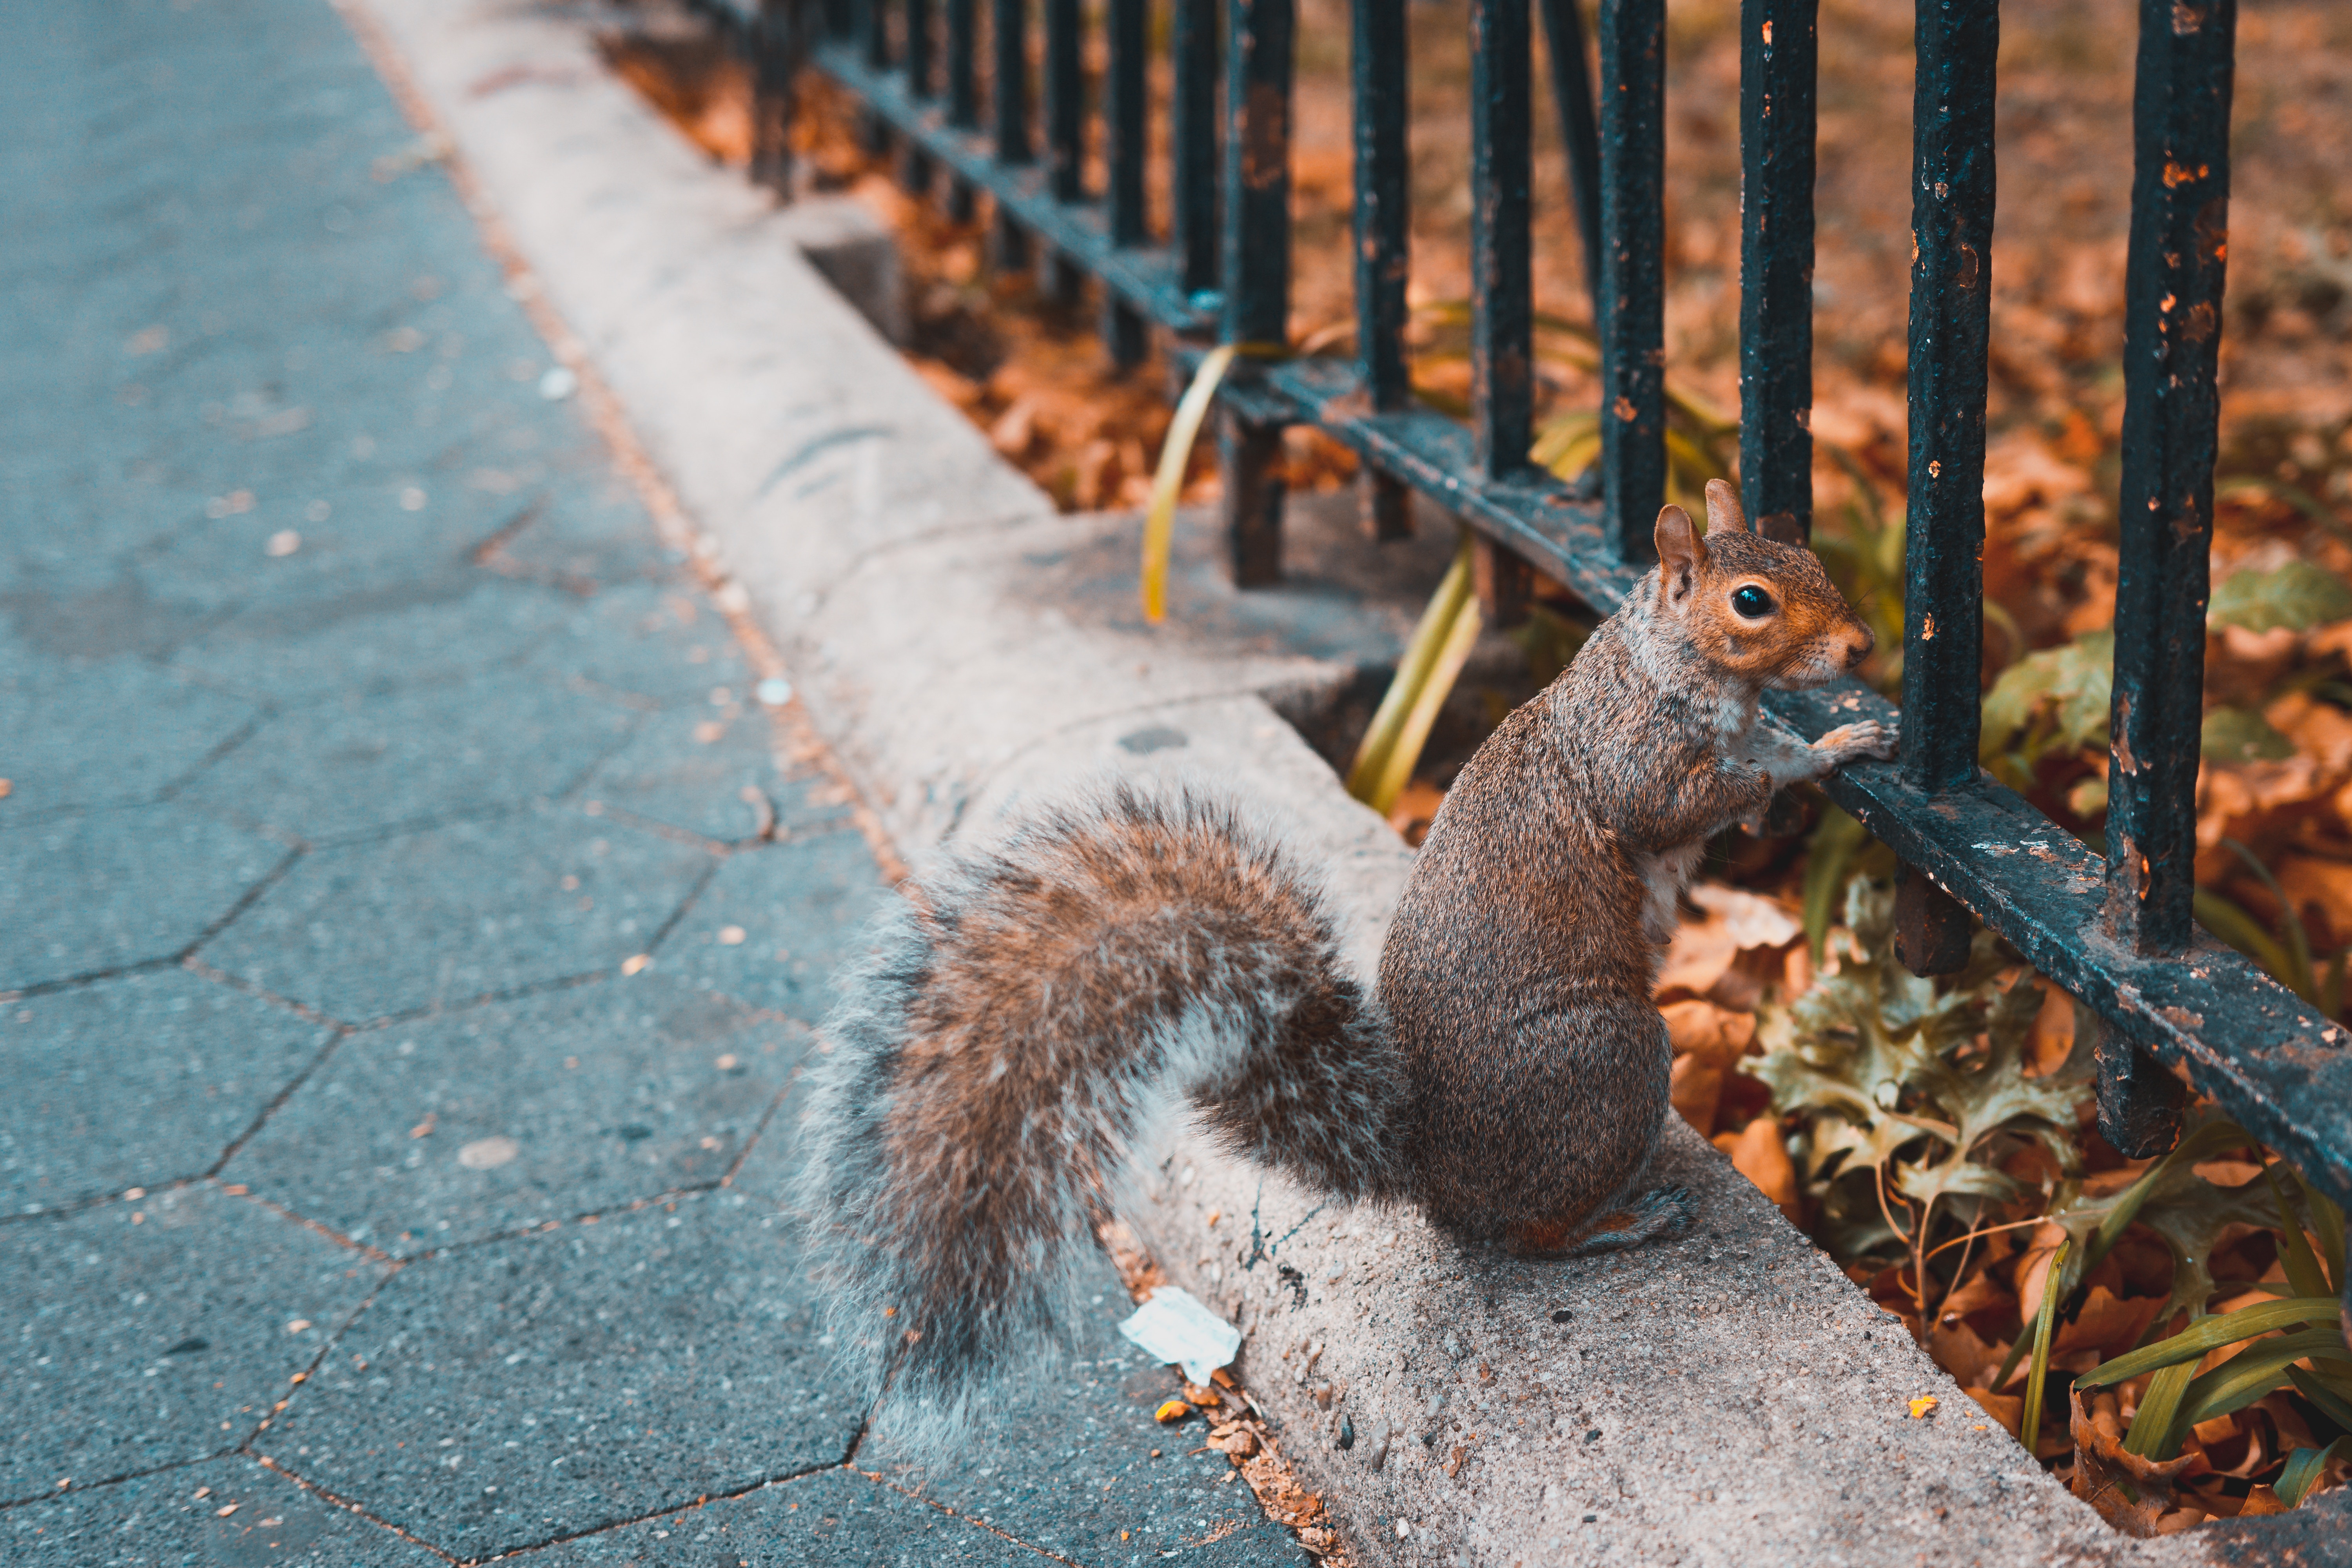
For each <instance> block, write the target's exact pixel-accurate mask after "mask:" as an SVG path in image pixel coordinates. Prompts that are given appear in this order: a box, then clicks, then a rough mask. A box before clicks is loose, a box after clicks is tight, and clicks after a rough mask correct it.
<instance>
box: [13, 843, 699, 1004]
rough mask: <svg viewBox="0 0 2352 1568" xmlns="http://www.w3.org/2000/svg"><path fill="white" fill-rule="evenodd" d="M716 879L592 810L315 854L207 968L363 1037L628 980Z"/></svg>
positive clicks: (690, 850) (210, 948)
mask: <svg viewBox="0 0 2352 1568" xmlns="http://www.w3.org/2000/svg"><path fill="white" fill-rule="evenodd" d="M0 853H5V838H0ZM711 864H712V863H711V856H710V852H709V850H707V849H704V848H701V847H697V846H695V845H691V844H681V843H678V842H677V841H675V840H672V839H667V838H664V837H660V836H659V835H657V834H653V833H648V832H646V831H644V830H643V829H640V828H635V827H629V826H625V825H622V824H617V823H613V822H600V821H597V820H596V819H594V818H593V817H588V816H582V815H581V814H580V813H579V812H578V811H576V810H564V809H554V810H548V811H527V812H522V813H519V814H517V815H515V816H507V817H500V818H497V819H494V820H490V821H478V822H455V823H450V824H448V825H447V826H442V827H436V828H431V829H427V830H425V831H422V832H417V833H411V834H404V835H400V836H398V837H389V838H375V839H370V840H367V841H365V842H363V843H357V844H348V845H341V846H338V847H331V848H327V849H320V850H315V851H313V852H311V853H310V854H308V855H305V856H304V857H303V858H301V860H300V861H299V863H298V864H297V865H296V866H295V867H294V868H293V869H292V870H290V871H289V872H288V874H287V875H286V877H285V878H284V879H282V880H280V881H279V882H278V883H277V884H276V885H274V886H273V887H272V888H271V889H269V891H268V893H267V894H266V895H265V896H263V897H262V898H261V899H259V900H257V901H256V902H255V904H254V906H253V908H251V909H250V910H247V911H246V912H245V914H244V915H243V916H242V917H241V918H240V919H239V920H238V921H236V924H234V925H232V926H230V927H229V928H228V930H227V931H225V932H224V933H222V935H221V936H220V937H218V938H217V939H215V941H213V942H210V943H208V944H206V946H205V950H204V952H203V954H202V957H203V959H204V962H205V963H210V964H214V965H216V966H217V967H219V968H221V969H224V970H226V971H227V972H229V973H232V974H236V975H238V976H240V977H241V978H243V979H246V980H248V981H250V982H251V983H253V984H256V985H259V986H262V987H264V988H265V989H267V990H268V991H270V992H272V993H274V994H278V995H280V996H286V997H290V998H292V999H294V1000H296V1001H298V1002H302V1003H306V1004H308V1005H310V1006H313V1007H316V1008H318V1009H319V1010H320V1011H321V1012H323V1013H325V1014H327V1015H328V1016H331V1017H335V1018H341V1019H343V1020H346V1021H348V1022H352V1023H362V1022H366V1021H369V1020H372V1019H377V1018H384V1017H390V1016H394V1015H399V1014H407V1013H414V1012H422V1011H425V1010H429V1009H433V1008H437V1007H449V1006H457V1005H463V1004H466V1003H470V1002H473V1001H476V1000H478V999H480V998H484V997H488V996H492V995H500V994H511V993H514V992H517V991H520V990H521V989H523V988H525V987H528V986H531V985H539V984H548V983H550V982H552V981H558V980H563V979H568V978H571V977H574V976H582V975H587V974H591V973H600V972H603V971H606V970H611V969H614V968H617V967H618V966H619V965H620V963H621V962H622V960H624V959H625V958H628V957H630V956H631V955H633V954H635V953H639V952H644V951H645V950H646V948H647V947H648V946H649V945H651V943H652V942H653V940H654V937H655V935H656V932H658V931H660V930H661V929H662V927H663V924H664V923H665V922H666V921H668V920H669V919H670V917H671V916H672V915H673V914H675V913H676V912H677V909H678V908H679V906H680V905H681V904H683V903H684V902H685V901H686V900H687V898H688V895H689V894H691V893H692V891H693V890H694V889H695V887H696V885H697V884H698V883H699V882H700V881H701V879H703V878H704V877H705V876H707V875H708V874H709V871H710V869H711ZM567 883H568V884H569V885H568V886H567Z"/></svg>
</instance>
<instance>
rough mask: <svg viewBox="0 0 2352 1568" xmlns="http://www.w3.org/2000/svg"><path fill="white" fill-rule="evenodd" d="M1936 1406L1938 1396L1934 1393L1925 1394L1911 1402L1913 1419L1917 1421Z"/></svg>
mask: <svg viewBox="0 0 2352 1568" xmlns="http://www.w3.org/2000/svg"><path fill="white" fill-rule="evenodd" d="M1934 1408H1936V1396H1935V1395H1934V1394H1921V1395H1920V1396H1919V1397H1918V1398H1916V1399H1915V1400H1913V1401H1912V1402H1911V1419H1912V1420H1914V1421H1916V1420H1918V1419H1919V1418H1920V1417H1922V1416H1924V1415H1927V1412H1929V1411H1930V1410H1933V1409H1934Z"/></svg>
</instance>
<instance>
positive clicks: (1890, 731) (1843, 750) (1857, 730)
mask: <svg viewBox="0 0 2352 1568" xmlns="http://www.w3.org/2000/svg"><path fill="white" fill-rule="evenodd" d="M1896 738H1897V737H1896V734H1895V726H1894V725H1892V724H1882V723H1880V722H1879V721H1877V720H1875V719H1864V720H1863V721H1861V722H1860V723H1857V724H1841V725H1839V726H1838V727H1837V728H1836V729H1834V730H1832V731H1830V732H1829V733H1828V734H1826V735H1823V736H1822V738H1821V739H1820V740H1818V741H1815V742H1813V750H1814V751H1816V752H1827V753H1828V754H1829V757H1830V760H1831V762H1832V763H1833V764H1843V763H1850V762H1852V761H1853V759H1854V758H1856V757H1876V758H1877V759H1879V760H1880V761H1881V762H1884V761H1885V760H1886V759H1888V758H1890V757H1892V756H1894V755H1895V741H1896Z"/></svg>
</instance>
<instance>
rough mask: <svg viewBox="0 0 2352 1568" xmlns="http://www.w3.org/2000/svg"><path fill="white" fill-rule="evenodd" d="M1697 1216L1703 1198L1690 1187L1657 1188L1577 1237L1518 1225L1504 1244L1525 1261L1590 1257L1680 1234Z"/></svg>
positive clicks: (1544, 1227) (1537, 1226)
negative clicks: (1531, 1259) (1526, 1259)
mask: <svg viewBox="0 0 2352 1568" xmlns="http://www.w3.org/2000/svg"><path fill="white" fill-rule="evenodd" d="M1697 1217H1698V1200H1697V1199H1696V1198H1694V1197H1692V1196H1691V1194H1690V1190H1689V1189H1688V1188H1686V1187H1653V1188H1651V1189H1650V1190H1649V1191H1648V1192H1646V1193H1643V1194H1642V1195H1641V1196H1640V1197H1637V1198H1635V1199H1633V1201H1632V1202H1631V1203H1630V1204H1626V1205H1621V1206H1618V1207H1614V1208H1612V1209H1610V1210H1609V1211H1608V1212H1607V1213H1605V1214H1602V1215H1601V1216H1600V1217H1599V1218H1598V1219H1596V1220H1595V1221H1594V1222H1593V1224H1592V1226H1591V1228H1589V1229H1586V1230H1583V1231H1581V1232H1574V1233H1572V1232H1570V1231H1569V1230H1568V1229H1567V1227H1566V1226H1552V1225H1546V1224H1543V1223H1540V1222H1538V1223H1536V1224H1532V1225H1515V1226H1511V1227H1510V1229H1509V1230H1508V1231H1507V1232H1506V1233H1505V1237H1504V1245H1505V1246H1506V1247H1508V1248H1509V1249H1510V1250H1511V1251H1512V1252H1515V1253H1517V1254H1518V1255H1519V1256H1520V1257H1523V1258H1591V1257H1592V1256H1594V1255H1595V1254H1598V1253H1602V1252H1620V1251H1622V1250H1623V1249H1624V1248H1626V1247H1639V1246H1641V1245H1642V1244H1643V1242H1645V1241H1655V1240H1657V1239H1658V1238H1660V1237H1668V1236H1679V1235H1681V1234H1682V1233H1683V1232H1684V1231H1685V1230H1686V1229H1688V1228H1689V1227H1690V1223H1691V1221H1692V1220H1694V1219H1696V1218H1697Z"/></svg>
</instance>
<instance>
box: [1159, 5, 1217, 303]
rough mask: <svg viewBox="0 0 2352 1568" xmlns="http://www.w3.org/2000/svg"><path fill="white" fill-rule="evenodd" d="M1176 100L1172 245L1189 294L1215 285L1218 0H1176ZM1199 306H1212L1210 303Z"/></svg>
mask: <svg viewBox="0 0 2352 1568" xmlns="http://www.w3.org/2000/svg"><path fill="white" fill-rule="evenodd" d="M1174 4H1175V8H1176V15H1175V18H1174V20H1175V26H1174V29H1173V31H1174V38H1173V43H1174V46H1175V55H1176V58H1175V100H1174V101H1173V102H1172V103H1171V105H1170V125H1169V131H1170V142H1171V148H1170V151H1171V162H1172V164H1173V167H1172V168H1171V175H1172V180H1173V184H1174V185H1175V187H1176V190H1175V195H1176V209H1175V215H1174V216H1175V221H1174V224H1173V229H1174V235H1173V239H1174V244H1175V247H1176V259H1177V268H1178V273H1179V276H1180V277H1181V279H1182V281H1183V284H1184V289H1185V292H1187V293H1189V294H1199V293H1202V292H1204V291H1206V290H1210V289H1215V288H1216V287H1217V251H1218V247H1219V244H1220V239H1219V233H1218V223H1217V174H1218V169H1219V166H1220V164H1221V163H1223V156H1222V153H1221V151H1220V148H1219V145H1218V123H1217V7H1218V0H1174ZM1201 308H1202V309H1208V308H1211V307H1210V306H1209V304H1208V303H1207V302H1206V301H1202V303H1201Z"/></svg>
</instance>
